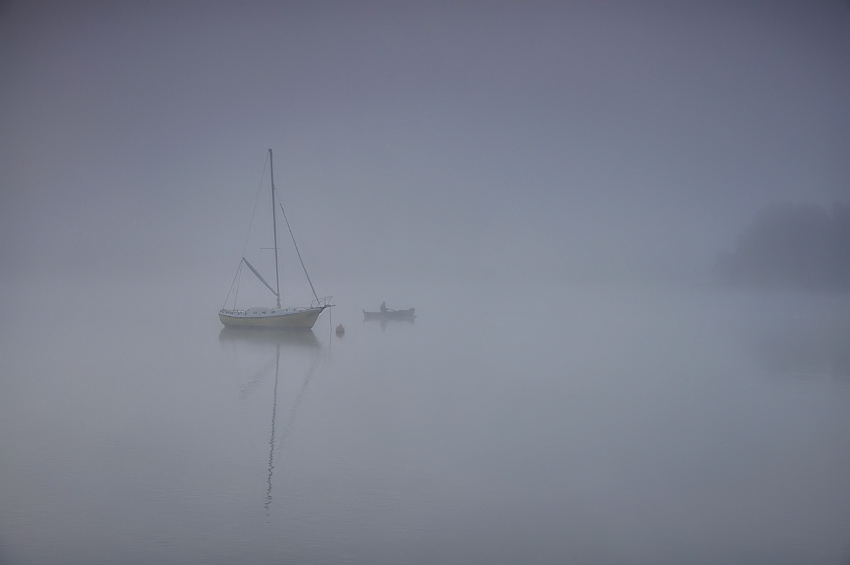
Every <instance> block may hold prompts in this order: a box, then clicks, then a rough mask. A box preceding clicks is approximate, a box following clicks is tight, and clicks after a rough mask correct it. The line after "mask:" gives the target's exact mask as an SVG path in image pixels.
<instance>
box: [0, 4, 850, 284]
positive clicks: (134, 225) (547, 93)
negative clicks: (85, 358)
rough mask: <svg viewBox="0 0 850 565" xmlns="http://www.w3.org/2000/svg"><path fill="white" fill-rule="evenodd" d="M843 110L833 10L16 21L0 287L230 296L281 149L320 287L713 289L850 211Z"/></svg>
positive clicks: (473, 8) (528, 10)
mask: <svg viewBox="0 0 850 565" xmlns="http://www.w3.org/2000/svg"><path fill="white" fill-rule="evenodd" d="M848 93H850V4H848V3H847V2H840V1H823V2H698V3H687V4H685V3H680V2H572V3H564V2H531V3H529V2H469V3H463V4H460V3H456V2H443V3H435V2H420V3H407V2H338V3H337V2H325V3H312V2H268V3H266V2H250V3H249V2H231V3H211V2H179V3H164V2H152V3H134V4H132V5H127V4H125V3H110V2H79V3H62V2H56V3H32V2H25V3H15V2H13V3H9V4H6V5H4V6H3V7H2V8H0V190H1V192H0V237H1V238H2V241H1V242H0V270H2V272H3V273H4V274H9V273H13V274H20V273H25V272H41V273H44V272H48V273H49V272H54V271H56V272H69V271H74V272H76V271H86V270H93V271H96V272H107V273H112V274H117V273H132V274H134V275H138V274H143V273H147V272H150V273H156V272H163V271H165V272H170V271H175V270H177V269H179V268H180V266H190V267H192V268H193V269H200V270H201V271H204V273H205V274H204V276H205V277H209V278H211V279H213V280H217V281H221V284H222V285H224V284H225V282H226V281H225V280H224V279H226V278H227V276H229V275H230V274H232V269H233V268H235V264H236V262H237V261H238V258H239V254H240V253H241V247H242V245H243V243H244V237H245V232H246V230H247V221H248V219H249V218H250V213H251V206H252V204H253V197H254V195H255V194H256V189H257V186H258V183H259V181H260V175H261V173H262V167H263V160H264V159H265V153H266V151H267V149H268V148H270V147H271V148H273V149H274V150H275V165H276V180H277V184H278V186H279V187H280V188H282V189H284V191H285V194H284V199H285V202H286V203H287V206H288V210H289V211H290V215H291V219H292V220H293V223H294V226H293V227H295V229H296V233H297V235H298V237H299V240H301V241H302V245H303V247H304V249H303V251H304V252H305V255H306V259H307V261H308V263H309V264H310V266H311V268H313V269H316V270H318V271H319V272H320V273H322V275H324V276H326V277H334V276H339V277H343V276H346V275H350V274H351V273H354V272H357V269H360V268H362V267H365V268H366V269H369V268H370V266H375V267H380V268H385V267H387V266H388V265H389V266H391V265H396V266H397V267H398V268H399V269H402V270H404V269H407V270H409V272H410V273H411V274H422V273H423V272H445V273H448V274H452V275H453V274H457V275H458V276H461V275H464V274H467V273H471V274H476V273H478V274H487V273H493V272H499V271H500V270H510V269H514V270H519V269H525V268H529V269H543V270H551V271H553V272H558V273H561V272H564V273H573V274H575V273H580V272H584V271H588V272H589V271H598V272H624V273H627V272H630V271H631V270H641V269H642V268H652V269H656V268H661V269H663V268H670V269H672V270H675V269H677V268H679V267H678V266H681V268H683V269H690V268H698V267H699V265H705V263H706V262H707V261H710V259H711V257H712V256H713V254H714V253H715V252H716V251H718V250H719V249H721V248H723V247H725V246H728V245H731V242H732V241H733V238H734V236H735V234H736V233H737V232H738V230H740V229H741V228H742V227H743V225H744V224H746V223H747V222H748V221H749V220H750V218H751V217H752V215H753V214H754V213H755V212H756V210H758V209H759V208H761V207H763V206H765V205H767V204H768V203H770V202H773V201H775V200H791V201H806V202H812V203H815V204H823V205H828V204H830V203H831V202H833V201H836V200H844V201H846V200H847V199H848V197H850V183H848V179H850V104H848ZM647 266H649V267H647ZM223 274H225V275H224V276H223Z"/></svg>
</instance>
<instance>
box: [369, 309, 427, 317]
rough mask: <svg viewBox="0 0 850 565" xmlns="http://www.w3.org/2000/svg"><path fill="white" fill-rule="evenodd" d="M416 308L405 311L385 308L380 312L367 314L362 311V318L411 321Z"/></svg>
mask: <svg viewBox="0 0 850 565" xmlns="http://www.w3.org/2000/svg"><path fill="white" fill-rule="evenodd" d="M414 310H416V308H408V309H407V310H391V309H390V308H387V309H386V310H384V311H382V312H367V311H366V310H363V318H365V319H366V320H412V319H413V318H415V317H416V316H414V314H413V311H414Z"/></svg>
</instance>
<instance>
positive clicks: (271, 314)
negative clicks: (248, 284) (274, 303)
mask: <svg viewBox="0 0 850 565" xmlns="http://www.w3.org/2000/svg"><path fill="white" fill-rule="evenodd" d="M325 308H327V306H318V307H315V308H249V309H247V310H221V311H219V313H218V318H219V319H220V320H221V323H222V324H224V325H225V326H227V327H243V328H286V329H293V330H309V329H312V327H313V325H314V324H315V323H316V319H317V318H318V317H319V314H321V313H322V311H323V310H324V309H325Z"/></svg>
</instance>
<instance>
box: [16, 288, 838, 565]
mask: <svg viewBox="0 0 850 565" xmlns="http://www.w3.org/2000/svg"><path fill="white" fill-rule="evenodd" d="M176 289H181V290H176ZM346 291H347V294H343V295H342V296H341V295H340V294H339V293H337V298H336V301H337V304H339V306H338V307H337V308H335V309H334V310H333V312H332V315H331V316H328V315H327V314H323V316H322V317H321V318H320V319H319V322H318V323H317V324H316V327H315V328H314V331H313V333H312V334H308V335H307V336H306V337H305V336H299V337H298V338H292V337H291V336H286V335H284V336H282V337H281V336H278V335H276V334H274V333H268V332H265V333H259V334H256V333H252V332H245V333H240V332H231V331H228V330H222V327H221V326H220V324H219V322H218V320H217V317H216V315H215V311H216V310H217V308H218V306H219V305H220V304H219V303H220V300H221V297H220V296H218V294H220V289H219V288H217V287H216V288H210V289H198V288H196V287H194V284H193V283H192V281H134V282H129V281H125V282H121V281H118V282H115V281H112V282H110V283H96V284H95V283H92V282H91V281H82V280H68V281H61V284H60V283H55V284H49V283H43V284H42V285H39V286H35V287H33V286H32V285H29V284H28V285H24V284H19V283H8V284H7V285H6V286H5V287H4V289H3V296H4V300H3V303H4V305H3V306H2V315H3V319H4V323H3V324H2V326H0V327H1V328H2V329H0V332H2V333H0V337H2V340H0V375H2V377H1V378H0V430H2V432H0V562H1V563H4V564H5V563H9V564H25V563H27V564H28V563H37V564H41V563H51V564H54V563H117V562H120V563H153V562H156V563H166V564H168V563H236V562H238V563H269V562H305V563H518V562H529V563H565V562H570V563H629V564H633V563H719V562H723V563H789V564H790V563H847V562H848V559H850V471H848V470H850V353H848V352H850V300H848V298H846V297H834V296H833V297H811V296H796V295H783V294H754V293H731V292H719V291H715V290H710V289H690V290H671V289H666V290H661V289H653V288H646V287H629V286H569V285H559V284H551V285H546V284H537V285H527V286H526V285H523V286H519V285H509V284H501V285H500V284H496V283H493V284H491V285H489V286H484V287H482V286H481V285H459V284H457V285H455V284H452V283H445V282H442V283H440V282H437V283H430V284H424V283H422V284H418V285H417V284H411V285H410V286H409V287H408V291H409V295H410V300H409V302H405V303H393V301H391V300H390V299H388V298H387V300H388V305H389V306H390V307H396V308H406V307H408V306H415V307H416V308H417V313H418V314H419V316H418V317H417V319H416V320H415V322H413V323H407V322H390V323H388V324H386V325H385V326H382V325H381V324H380V323H378V322H366V323H364V322H362V321H361V318H362V315H360V309H361V308H368V309H374V308H375V307H376V306H377V304H379V303H380V300H383V299H384V297H372V296H371V295H370V285H368V284H364V285H362V288H359V289H358V288H353V289H346ZM338 323H343V324H344V325H345V327H346V333H345V335H344V336H343V337H342V338H338V337H337V336H336V335H334V333H333V332H332V328H333V326H335V325H336V324H338Z"/></svg>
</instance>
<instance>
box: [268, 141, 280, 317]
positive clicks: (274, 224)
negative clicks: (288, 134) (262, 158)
mask: <svg viewBox="0 0 850 565" xmlns="http://www.w3.org/2000/svg"><path fill="white" fill-rule="evenodd" d="M269 170H270V172H271V179H272V229H273V230H274V280H275V288H276V289H277V307H278V308H280V269H279V268H278V265H277V264H278V258H277V214H276V213H275V208H276V207H277V204H276V203H275V200H274V162H273V161H272V150H271V149H269Z"/></svg>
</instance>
